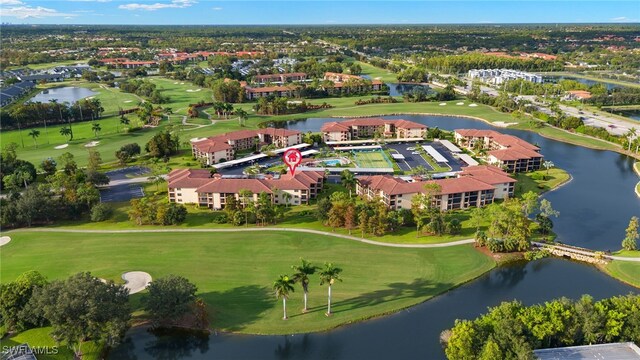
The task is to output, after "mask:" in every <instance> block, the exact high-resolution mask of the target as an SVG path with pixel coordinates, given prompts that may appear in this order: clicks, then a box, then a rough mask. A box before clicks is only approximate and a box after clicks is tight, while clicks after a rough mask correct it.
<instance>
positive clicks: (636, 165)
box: [633, 161, 640, 176]
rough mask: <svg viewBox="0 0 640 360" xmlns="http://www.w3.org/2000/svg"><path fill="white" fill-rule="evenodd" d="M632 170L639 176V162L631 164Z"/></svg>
mask: <svg viewBox="0 0 640 360" xmlns="http://www.w3.org/2000/svg"><path fill="white" fill-rule="evenodd" d="M633 170H634V171H635V172H636V174H637V175H638V176H640V161H637V162H635V163H633Z"/></svg>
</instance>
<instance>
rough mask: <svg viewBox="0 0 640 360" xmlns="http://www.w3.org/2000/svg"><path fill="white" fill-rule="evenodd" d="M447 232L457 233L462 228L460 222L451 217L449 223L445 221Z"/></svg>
mask: <svg viewBox="0 0 640 360" xmlns="http://www.w3.org/2000/svg"><path fill="white" fill-rule="evenodd" d="M446 230H447V234H449V235H457V234H459V233H460V231H461V230H462V224H461V223H460V220H458V219H451V221H449V223H447V229H446Z"/></svg>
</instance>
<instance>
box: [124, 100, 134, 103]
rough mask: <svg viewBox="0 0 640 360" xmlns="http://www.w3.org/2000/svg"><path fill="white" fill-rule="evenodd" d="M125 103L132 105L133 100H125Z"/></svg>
mask: <svg viewBox="0 0 640 360" xmlns="http://www.w3.org/2000/svg"><path fill="white" fill-rule="evenodd" d="M124 102H126V103H130V102H133V100H125V101H124Z"/></svg>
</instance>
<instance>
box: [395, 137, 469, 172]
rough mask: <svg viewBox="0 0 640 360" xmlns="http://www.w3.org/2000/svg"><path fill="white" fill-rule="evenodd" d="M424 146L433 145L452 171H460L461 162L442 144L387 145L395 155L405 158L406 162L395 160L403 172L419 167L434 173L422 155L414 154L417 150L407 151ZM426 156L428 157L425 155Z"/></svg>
mask: <svg viewBox="0 0 640 360" xmlns="http://www.w3.org/2000/svg"><path fill="white" fill-rule="evenodd" d="M422 145H431V146H433V148H434V149H436V150H437V151H438V152H439V153H440V154H442V156H444V157H445V158H446V159H447V160H449V162H448V164H449V166H451V171H460V169H461V166H460V162H459V161H458V160H457V159H455V158H454V157H453V155H452V154H451V153H450V152H449V151H448V150H447V149H446V148H445V147H444V146H442V145H441V144H440V143H437V142H433V143H426V142H425V143H421V144H415V143H409V144H387V145H385V146H386V147H387V148H388V149H390V150H391V153H392V154H393V153H394V152H395V153H398V154H401V155H402V156H404V160H394V161H395V162H396V163H397V164H398V166H399V167H400V169H401V170H403V171H411V169H413V168H415V167H417V166H423V167H424V168H426V169H427V170H429V171H433V167H431V165H429V163H428V162H427V161H426V160H425V159H424V158H423V157H422V155H420V154H413V153H414V152H416V151H417V150H407V149H408V148H417V147H421V146H422ZM425 156H426V155H425Z"/></svg>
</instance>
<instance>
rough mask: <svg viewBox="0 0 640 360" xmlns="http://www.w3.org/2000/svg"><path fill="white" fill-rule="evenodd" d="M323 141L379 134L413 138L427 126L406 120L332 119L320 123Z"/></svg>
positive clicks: (421, 134)
mask: <svg viewBox="0 0 640 360" xmlns="http://www.w3.org/2000/svg"><path fill="white" fill-rule="evenodd" d="M320 131H322V137H323V139H324V141H349V140H352V139H354V138H371V137H373V136H374V135H375V134H379V135H381V136H384V137H386V138H396V139H415V138H422V137H424V136H425V135H426V133H427V126H426V125H422V124H419V123H416V122H413V121H408V120H386V119H381V118H361V119H351V120H345V121H340V122H338V121H332V122H328V123H325V124H323V125H322V127H321V129H320Z"/></svg>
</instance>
